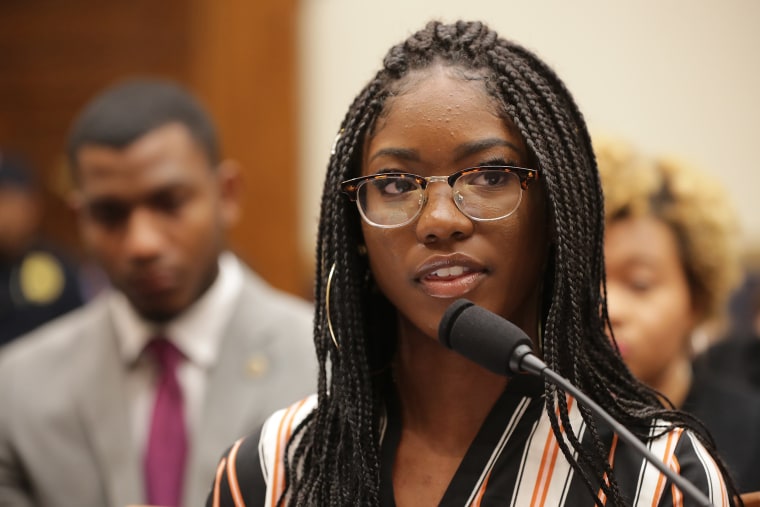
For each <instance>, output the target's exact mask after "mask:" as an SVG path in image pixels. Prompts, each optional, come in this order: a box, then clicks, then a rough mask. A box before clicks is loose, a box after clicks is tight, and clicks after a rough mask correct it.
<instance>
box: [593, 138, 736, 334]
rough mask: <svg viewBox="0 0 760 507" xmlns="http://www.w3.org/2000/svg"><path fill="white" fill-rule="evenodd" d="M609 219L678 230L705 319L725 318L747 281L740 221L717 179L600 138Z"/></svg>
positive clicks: (596, 143)
mask: <svg viewBox="0 0 760 507" xmlns="http://www.w3.org/2000/svg"><path fill="white" fill-rule="evenodd" d="M594 150H595V152H596V157H597V164H598V166H599V173H600V175H601V178H602V188H603V190H604V197H605V217H606V220H607V223H608V224H609V223H613V222H614V221H616V220H620V219H623V218H627V217H640V216H652V217H655V218H657V219H659V220H661V221H662V222H664V223H665V224H667V225H668V227H669V228H670V229H671V230H672V231H673V233H674V234H675V237H676V239H677V243H678V247H679V253H680V256H681V263H682V264H683V266H684V270H685V272H686V276H687V279H688V281H689V286H690V290H691V293H692V297H693V298H694V300H695V301H697V302H698V303H699V309H700V310H701V317H702V319H703V320H705V321H706V320H709V319H713V318H718V317H721V316H722V315H723V314H724V313H725V311H726V303H727V302H728V298H729V296H730V295H731V292H732V291H733V290H734V289H735V288H736V286H737V284H738V283H739V281H740V279H741V267H740V266H741V262H740V252H739V241H738V240H739V222H738V217H737V215H736V212H735V211H734V208H733V206H732V204H731V201H730V200H729V196H728V193H727V192H726V190H725V188H724V187H723V186H722V185H721V183H720V181H718V180H717V178H712V177H710V176H709V174H707V173H705V172H703V171H701V170H700V169H698V168H696V167H695V166H692V165H689V164H688V163H686V162H685V161H683V160H681V159H678V158H675V157H657V158H645V157H644V156H642V155H640V154H638V153H637V152H636V150H635V149H634V148H633V146H631V145H630V144H629V143H627V142H625V141H623V140H621V139H615V138H612V137H608V136H594Z"/></svg>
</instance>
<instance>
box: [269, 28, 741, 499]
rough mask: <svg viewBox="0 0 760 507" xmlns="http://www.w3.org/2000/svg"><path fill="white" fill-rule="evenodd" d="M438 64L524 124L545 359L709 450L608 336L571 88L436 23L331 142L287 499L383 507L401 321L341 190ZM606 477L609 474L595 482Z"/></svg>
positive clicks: (468, 31)
mask: <svg viewBox="0 0 760 507" xmlns="http://www.w3.org/2000/svg"><path fill="white" fill-rule="evenodd" d="M434 65H444V66H447V67H452V68H459V69H462V70H465V71H475V72H477V73H479V75H483V76H484V83H485V87H486V90H487V93H488V94H489V95H490V96H492V97H494V99H495V100H496V101H497V103H498V104H499V105H500V107H501V108H502V111H500V113H501V114H502V115H503V117H504V118H505V119H506V118H508V119H509V120H510V121H511V122H513V123H514V124H515V125H516V127H517V128H518V130H519V131H520V133H521V135H522V137H523V139H524V140H525V142H526V145H527V146H528V150H529V152H530V156H531V157H532V158H533V161H534V162H535V163H536V164H537V165H536V166H537V167H538V168H539V171H540V174H541V178H542V180H543V182H544V185H545V189H546V190H545V191H546V195H547V201H548V206H549V213H550V215H551V224H552V225H551V226H552V228H553V230H552V238H553V239H552V246H551V247H550V255H549V257H550V259H549V264H548V268H547V270H546V273H545V276H544V282H543V283H544V301H543V305H542V312H541V325H542V329H543V338H542V343H541V346H542V351H541V352H542V353H543V359H544V361H545V362H546V364H547V365H548V366H549V367H550V368H552V369H554V370H555V371H557V372H559V374H560V375H563V376H564V377H566V378H568V379H569V380H570V381H571V382H572V383H574V384H575V385H577V386H578V387H579V388H580V389H581V390H583V391H584V392H586V393H588V394H589V395H590V396H591V397H592V398H593V399H594V400H595V401H596V402H597V403H599V404H600V405H602V406H604V407H606V408H607V410H608V411H609V413H610V414H611V415H612V416H613V417H615V418H616V419H618V420H619V421H621V422H622V423H623V424H625V425H626V426H627V427H629V428H630V429H631V430H632V431H634V433H636V434H637V435H638V436H639V437H640V438H642V439H648V438H651V435H650V428H651V424H652V420H653V419H660V420H663V421H668V422H671V423H675V424H678V425H681V426H684V427H687V428H692V429H694V430H695V433H696V434H697V435H698V436H700V438H701V439H702V440H703V443H704V444H705V446H706V447H707V448H708V449H710V450H711V451H712V453H713V454H715V453H714V451H713V447H714V446H713V445H712V442H711V440H710V439H709V437H707V436H702V435H703V429H702V427H701V426H700V425H699V423H698V422H697V421H696V420H694V419H693V418H691V417H690V416H688V415H687V414H684V413H681V412H678V411H674V410H670V409H665V408H663V406H662V404H661V402H660V398H659V396H658V394H657V393H656V392H655V391H653V390H651V389H649V388H648V387H646V386H644V385H643V384H641V383H640V382H638V381H637V380H635V379H634V378H633V376H632V375H631V374H630V373H629V371H628V369H627V368H626V367H625V366H624V364H623V362H622V360H621V357H620V355H619V352H618V351H617V349H616V347H615V345H614V344H613V343H611V342H610V340H609V339H608V337H607V336H606V334H605V326H606V325H607V324H608V321H609V319H608V316H607V309H606V302H605V299H606V289H605V288H604V259H603V227H604V212H603V202H602V190H601V185H600V182H599V176H598V173H597V169H596V163H595V160H594V155H593V152H592V147H591V141H590V138H589V134H588V131H587V129H586V125H585V123H584V120H583V118H582V115H581V113H580V111H579V110H578V108H577V106H576V104H575V102H574V100H573V98H572V97H571V95H570V93H569V92H568V91H567V89H566V88H565V86H564V84H563V83H562V81H560V79H559V78H558V77H557V76H556V74H555V73H554V72H553V71H552V70H551V69H550V68H549V67H548V66H547V65H546V64H544V63H543V62H542V61H541V60H539V59H538V58H537V57H536V56H534V55H533V54H532V53H531V52H529V51H528V50H526V49H524V48H523V47H521V46H519V45H516V44H514V43H512V42H510V41H507V40H504V39H501V38H499V37H498V35H497V34H496V33H495V32H494V31H492V30H490V29H489V28H488V27H487V26H485V25H484V24H482V23H479V22H463V21H459V22H456V23H454V24H442V23H440V22H430V23H428V24H427V26H425V28H424V29H422V30H420V31H419V32H417V33H415V34H414V35H412V36H411V37H409V38H408V39H407V40H406V41H405V42H403V43H401V44H399V45H396V46H394V47H392V48H391V49H390V51H389V52H388V54H387V55H386V57H385V59H384V62H383V68H382V69H381V70H380V71H379V72H378V73H377V74H376V75H375V77H374V79H372V80H371V81H370V82H369V83H368V84H367V85H366V86H365V88H364V89H363V90H362V91H361V92H360V93H359V95H358V96H357V97H356V99H355V100H354V102H353V103H352V104H351V107H350V109H349V111H348V113H347V114H346V116H345V118H344V120H343V123H342V125H341V131H340V134H339V137H338V138H337V139H336V143H335V145H334V147H333V152H332V155H331V157H330V162H329V166H328V169H327V176H326V180H325V185H324V189H323V197H322V203H321V217H320V221H319V229H318V240H317V259H318V262H317V266H316V286H315V303H316V317H315V346H316V351H317V356H318V359H319V363H320V371H319V379H318V392H317V396H318V405H317V408H316V409H315V410H314V411H313V412H312V413H311V414H309V416H307V417H306V419H305V420H304V421H303V422H302V423H301V424H300V425H299V426H298V427H297V428H296V429H295V430H294V433H293V435H292V437H291V440H290V442H289V444H288V452H286V469H287V472H286V489H285V492H284V493H283V495H282V496H281V498H280V504H283V503H285V502H286V501H288V502H290V503H292V504H294V505H324V506H328V505H329V506H344V505H367V506H372V505H378V504H379V498H380V491H379V488H380V486H379V484H380V457H379V445H380V444H379V440H380V421H381V420H382V413H383V410H384V400H385V395H386V392H387V389H388V387H387V386H388V385H389V376H390V374H389V369H388V368H387V367H385V366H387V364H388V362H389V361H390V357H391V356H392V354H393V348H394V345H395V344H394V343H393V339H394V338H393V337H395V333H396V330H395V327H394V324H395V322H396V320H397V319H396V311H395V309H394V308H393V307H392V306H391V305H390V303H389V302H388V301H387V300H386V299H385V298H384V297H383V296H382V295H381V294H379V293H378V292H377V291H376V290H372V288H371V286H370V285H369V284H368V283H367V282H366V279H367V273H368V272H369V267H368V262H367V259H366V257H365V256H363V255H362V254H361V252H360V251H359V249H358V245H360V244H362V243H363V240H362V234H361V225H360V222H359V220H360V218H359V215H358V213H357V212H356V208H355V207H354V206H353V205H352V203H350V202H349V201H348V199H346V198H345V196H344V195H342V194H341V192H340V190H339V184H340V182H341V181H343V180H346V179H348V178H351V177H355V176H358V175H359V174H360V171H361V155H362V148H363V143H364V142H365V139H366V136H367V135H368V133H371V131H372V128H373V126H374V124H375V122H376V121H377V119H378V118H379V117H380V116H381V115H383V114H384V112H385V111H384V108H385V104H386V100H387V99H388V98H389V97H391V96H393V95H394V94H395V93H397V92H398V91H399V87H400V86H401V85H402V84H403V83H402V82H401V81H402V79H403V78H404V77H405V76H407V75H408V74H409V73H410V72H411V71H420V70H424V69H427V68H430V67H431V66H434ZM331 333H332V334H331ZM333 337H334V338H333ZM334 340H335V342H336V343H333V342H334ZM544 389H545V398H546V412H547V414H548V416H549V419H550V421H551V426H552V429H553V432H554V434H555V436H556V437H557V443H558V444H559V446H560V448H561V450H562V452H563V454H564V455H565V457H566V458H567V460H568V461H569V463H570V464H571V465H572V467H573V468H574V469H575V470H576V472H577V473H579V474H580V476H581V477H582V478H583V480H584V482H585V483H586V485H587V486H588V488H589V490H590V491H591V492H592V496H593V497H594V498H596V491H598V488H602V490H603V491H604V493H605V494H606V496H607V501H608V502H609V504H610V505H622V504H623V500H622V498H621V495H620V492H619V489H618V483H617V481H616V478H615V474H614V472H613V471H612V469H611V467H610V466H609V464H608V460H607V452H608V450H607V449H606V448H605V446H604V444H603V442H602V440H601V438H600V436H599V433H598V430H597V424H596V422H595V420H594V418H593V417H592V415H591V413H590V412H589V411H588V410H586V409H582V415H583V418H584V419H585V422H586V424H587V426H588V429H589V431H590V432H591V437H592V440H593V442H594V445H593V446H592V448H591V449H588V448H584V447H581V444H580V439H579V436H578V435H577V434H576V433H575V431H574V430H573V426H572V425H571V424H570V421H569V417H568V406H567V401H566V397H565V396H564V393H562V392H561V391H558V390H557V389H556V388H555V387H554V386H552V385H550V384H546V385H545V388H544ZM560 427H562V428H564V431H562V432H561V431H560ZM663 431H666V429H663ZM574 454H577V457H576V456H574ZM716 461H718V462H719V463H720V460H719V459H716ZM721 466H722V464H721ZM723 472H725V470H723ZM604 474H607V477H608V481H604V480H601V478H602V477H603V476H604ZM724 475H727V474H724ZM729 482H730V480H729ZM729 487H730V488H731V493H733V492H735V489H733V485H732V484H729ZM597 502H599V500H598V499H597Z"/></svg>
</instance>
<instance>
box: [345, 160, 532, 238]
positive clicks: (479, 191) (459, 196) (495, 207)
mask: <svg viewBox="0 0 760 507" xmlns="http://www.w3.org/2000/svg"><path fill="white" fill-rule="evenodd" d="M537 178H538V171H537V170H535V169H526V168H524V167H512V166H501V165H500V166H480V167H468V168H467V169H462V170H461V171H458V172H455V173H454V174H452V175H451V176H428V177H424V176H418V175H416V174H410V173H404V172H400V171H399V172H396V171H393V172H387V173H380V174H372V175H370V176H362V177H360V178H353V179H350V180H346V181H344V182H343V183H341V184H340V188H341V190H342V191H343V192H344V193H345V194H347V195H348V198H349V199H350V200H351V201H354V202H356V205H357V207H358V208H359V213H361V216H362V218H363V219H364V220H365V221H366V222H367V223H368V224H370V225H374V226H375V227H383V228H392V227H401V226H402V225H406V224H408V223H409V222H411V221H412V220H414V219H415V218H417V216H418V215H419V214H420V212H421V211H422V208H423V207H424V206H425V202H426V201H427V192H426V189H427V186H428V185H429V184H430V183H438V182H440V183H448V184H449V186H450V187H451V197H452V199H453V200H454V203H455V204H456V206H457V208H459V211H461V212H462V213H464V214H465V215H466V216H467V217H469V218H470V219H472V220H477V221H479V222H487V221H492V220H500V219H502V218H506V217H508V216H509V215H511V214H512V213H514V212H515V210H516V209H517V208H518V207H519V206H520V201H522V193H523V190H525V189H527V188H528V184H529V183H530V182H532V181H534V180H536V179H537Z"/></svg>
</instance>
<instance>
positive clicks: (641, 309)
mask: <svg viewBox="0 0 760 507" xmlns="http://www.w3.org/2000/svg"><path fill="white" fill-rule="evenodd" d="M594 151H595V152H596V155H597V161H598V165H599V172H600V174H601V178H602V187H603V189H604V196H605V214H606V216H607V224H606V238H605V260H606V274H607V305H608V312H609V317H610V323H611V324H612V330H613V333H614V336H615V340H616V342H617V344H618V347H619V349H620V351H621V353H622V356H623V360H624V361H625V363H626V364H627V365H628V367H629V368H630V370H631V372H632V373H633V374H634V375H635V376H636V377H637V378H639V379H640V380H641V381H643V382H644V383H646V384H647V385H649V386H651V387H653V388H655V389H657V390H658V391H659V392H661V393H662V394H663V395H664V396H665V397H666V398H667V399H668V400H669V401H670V402H672V403H673V404H674V405H675V406H676V407H678V408H681V409H683V410H686V411H688V412H690V413H692V414H694V415H696V416H697V417H699V418H700V420H702V421H703V422H704V423H705V425H706V426H707V428H708V429H709V430H710V432H711V433H712V435H713V436H714V438H715V441H716V443H717V445H718V450H719V451H720V454H721V455H722V456H723V458H724V459H725V461H726V463H727V464H728V466H729V468H730V470H731V471H732V472H733V474H734V477H735V478H736V481H737V485H738V486H739V488H740V490H741V491H755V490H760V473H758V470H760V433H758V430H757V429H758V428H760V396H757V395H756V394H754V393H752V392H751V391H750V390H748V389H742V388H740V387H739V386H735V385H732V384H731V383H728V382H726V381H725V380H724V379H723V378H721V377H720V376H718V375H714V374H711V373H709V371H708V369H707V368H706V365H705V364H703V362H702V359H701V358H697V359H696V360H695V357H694V355H695V350H694V349H695V348H694V347H693V345H692V341H693V338H694V337H695V336H698V333H699V331H700V327H701V326H703V325H706V324H709V323H711V321H713V320H715V319H719V318H720V317H722V316H723V314H724V313H725V310H726V302H727V300H728V296H729V294H730V292H731V290H732V289H733V288H734V287H735V286H736V283H737V282H738V280H739V274H740V269H739V251H738V221H737V217H736V215H735V213H734V211H733V208H732V206H731V203H730V202H729V200H728V195H727V194H726V192H725V190H724V189H723V188H722V185H721V184H720V182H719V181H717V180H715V179H713V178H711V177H710V176H709V175H708V174H707V173H703V172H701V171H698V170H697V169H695V168H693V167H692V166H690V165H688V164H686V163H684V162H683V161H680V160H678V159H675V158H657V159H650V158H647V157H643V156H641V155H639V154H638V153H636V151H635V150H634V149H633V147H632V146H630V145H629V144H627V143H626V142H624V141H622V140H618V139H612V138H602V137H599V138H596V139H595V140H594ZM727 414H731V416H730V417H729V416H727Z"/></svg>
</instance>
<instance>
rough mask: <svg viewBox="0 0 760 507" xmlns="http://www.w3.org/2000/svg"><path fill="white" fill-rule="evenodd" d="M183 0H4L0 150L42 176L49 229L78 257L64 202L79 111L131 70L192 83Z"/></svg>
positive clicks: (0, 47) (0, 31) (0, 10)
mask: <svg viewBox="0 0 760 507" xmlns="http://www.w3.org/2000/svg"><path fill="white" fill-rule="evenodd" d="M183 5H184V2H183V1H181V0H162V1H161V2H154V1H152V0H130V1H129V2H127V1H123V0H121V1H120V0H116V1H109V2H96V1H88V0H67V1H66V2H56V1H52V0H49V1H45V0H37V1H34V2H28V1H23V0H3V1H2V2H0V55H2V57H0V147H2V148H5V149H10V150H15V151H18V152H20V153H22V154H23V155H24V156H25V157H26V158H27V159H28V160H29V161H30V162H31V164H32V166H33V167H34V168H35V169H36V170H37V171H38V172H39V176H40V180H41V181H42V182H43V183H44V185H43V194H44V195H43V196H44V200H45V214H44V218H43V224H42V225H43V230H44V231H45V232H46V233H47V234H48V235H49V236H50V237H52V239H54V240H55V241H57V242H58V243H60V244H62V245H64V246H65V247H68V248H69V249H70V250H71V251H72V252H73V253H75V254H76V253H80V248H79V241H78V233H77V231H76V227H75V222H74V216H73V214H72V213H71V212H70V211H69V210H68V208H67V207H66V205H65V204H64V196H63V193H64V192H65V191H66V188H63V187H62V185H64V184H65V182H66V179H65V157H64V147H65V139H66V134H67V131H68V128H69V125H70V123H71V121H72V119H73V116H74V115H75V113H76V112H77V111H78V110H79V108H80V107H81V106H82V105H83V104H84V103H85V102H86V101H87V100H88V99H89V98H90V97H91V96H92V95H93V94H94V93H96V92H97V91H99V90H100V89H101V88H103V87H104V86H106V85H108V84H110V83H112V82H113V81H115V80H117V79H120V78H123V77H125V76H127V75H131V74H158V75H164V76H167V77H172V78H176V79H186V76H187V69H188V65H189V64H188V53H187V47H188V44H187V41H188V39H189V37H190V34H189V26H188V23H187V19H188V13H187V10H186V8H184V7H183Z"/></svg>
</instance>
